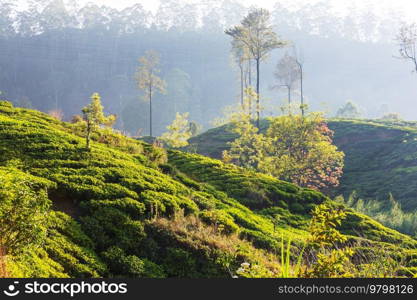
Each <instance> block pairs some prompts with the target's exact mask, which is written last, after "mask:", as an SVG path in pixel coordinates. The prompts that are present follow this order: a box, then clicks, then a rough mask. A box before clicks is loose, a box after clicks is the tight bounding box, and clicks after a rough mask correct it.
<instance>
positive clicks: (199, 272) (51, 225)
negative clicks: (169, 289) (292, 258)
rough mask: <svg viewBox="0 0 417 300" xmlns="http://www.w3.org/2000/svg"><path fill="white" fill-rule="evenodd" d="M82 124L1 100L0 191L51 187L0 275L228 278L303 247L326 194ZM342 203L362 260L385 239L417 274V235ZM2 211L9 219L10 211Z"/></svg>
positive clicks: (269, 266)
mask: <svg viewBox="0 0 417 300" xmlns="http://www.w3.org/2000/svg"><path fill="white" fill-rule="evenodd" d="M82 134H83V133H82V132H80V129H79V128H78V127H77V125H74V124H69V123H65V122H61V121H58V120H56V119H53V118H52V117H49V116H48V115H46V114H43V113H40V112H37V111H33V110H28V109H21V108H14V107H13V106H12V105H11V104H10V103H9V102H5V101H3V102H0V181H1V186H0V188H1V189H2V192H1V193H0V196H1V197H2V198H1V199H9V198H13V197H14V196H15V195H20V196H21V194H19V193H21V191H22V188H23V187H25V188H26V189H30V190H31V192H30V193H33V195H35V194H40V195H42V193H45V192H46V193H45V194H44V195H45V197H46V196H47V198H48V199H46V200H47V204H48V206H49V209H48V210H47V212H46V213H44V214H41V219H39V220H37V222H38V225H39V224H41V225H39V226H38V227H37V228H38V229H39V232H40V233H41V232H44V233H45V234H46V236H45V238H44V239H43V240H40V241H39V242H38V243H37V244H35V245H33V246H31V245H27V246H25V247H24V248H22V249H7V248H6V249H3V251H5V252H6V253H7V255H6V256H5V257H1V258H2V261H3V263H4V264H5V265H6V268H5V270H2V268H0V270H2V272H3V274H2V275H7V276H11V277H192V278H196V277H231V276H232V275H234V274H236V270H237V269H238V268H239V267H240V266H241V264H242V263H244V262H247V263H249V264H251V265H256V266H257V267H258V271H259V270H261V271H262V272H259V273H262V274H263V276H277V274H279V272H280V268H281V266H280V263H279V261H280V260H279V257H280V243H281V240H282V238H284V239H285V240H288V239H291V240H292V241H293V248H291V249H292V250H291V251H292V252H294V253H295V254H297V253H300V251H299V249H300V247H301V246H302V245H303V243H304V241H305V240H306V239H307V238H308V226H309V219H310V216H309V212H310V210H311V208H313V207H314V205H316V204H320V203H323V202H329V199H328V198H326V197H325V196H324V195H322V194H321V193H318V192H315V191H312V190H308V189H302V188H299V187H297V186H295V185H293V184H290V183H286V182H282V181H279V180H277V179H274V178H272V177H269V176H265V175H261V174H257V173H254V172H250V171H247V170H244V169H241V168H238V167H235V166H232V165H225V164H223V163H222V162H220V161H218V160H215V159H211V158H207V157H204V156H200V155H197V154H189V153H185V152H179V151H166V150H164V149H161V148H157V147H154V146H151V145H148V144H146V143H143V142H140V141H136V140H133V139H129V138H126V137H124V136H122V135H120V134H117V133H114V132H111V131H109V130H100V131H99V132H98V133H95V134H94V136H93V141H94V142H93V143H92V149H91V151H86V150H85V140H84V138H83V137H82ZM17 198H18V197H16V199H17ZM39 199H41V198H39ZM329 203H330V202H329ZM0 204H3V203H0ZM32 205H34V207H35V206H36V203H32ZM329 205H334V206H336V205H337V204H335V203H330V204H329ZM346 211H347V214H348V216H347V218H346V219H345V220H344V222H343V223H342V224H341V226H340V230H341V231H342V232H343V233H345V234H347V235H348V237H349V240H348V243H349V245H351V246H352V247H353V249H354V250H355V254H354V259H353V260H354V262H355V264H357V265H363V266H364V268H365V266H367V265H369V264H370V262H371V261H373V260H374V259H373V256H372V255H374V254H375V253H377V252H378V251H381V249H384V251H386V255H387V256H389V257H392V258H400V259H399V260H400V264H399V266H398V269H395V270H392V271H395V272H397V271H398V272H397V273H396V274H397V275H401V274H405V275H408V276H410V275H412V273H410V272H408V273H407V272H405V271H404V270H405V269H404V268H408V270H410V271H411V272H414V269H413V267H414V265H415V264H416V259H417V250H415V249H416V248H417V241H416V240H414V239H412V238H411V237H409V236H406V235H403V234H400V233H398V232H396V231H394V230H391V229H388V228H386V227H384V226H382V225H381V224H379V223H377V222H375V221H373V220H372V219H370V218H369V217H366V216H364V215H361V214H357V213H355V212H353V211H352V210H346ZM0 213H3V211H2V210H0ZM0 221H2V222H4V224H7V222H8V219H7V216H5V215H3V214H1V215H0ZM16 221H19V218H17V219H16ZM20 221H22V220H20ZM26 234H31V232H26ZM39 236H41V235H39ZM0 241H4V239H0ZM2 247H3V248H5V245H4V244H3V245H2ZM4 273H5V274H4ZM378 274H380V273H378ZM368 275H369V274H368Z"/></svg>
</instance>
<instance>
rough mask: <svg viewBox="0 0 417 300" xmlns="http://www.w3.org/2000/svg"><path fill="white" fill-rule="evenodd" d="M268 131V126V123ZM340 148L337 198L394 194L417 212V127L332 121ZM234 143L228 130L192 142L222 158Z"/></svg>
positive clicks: (214, 131)
mask: <svg viewBox="0 0 417 300" xmlns="http://www.w3.org/2000/svg"><path fill="white" fill-rule="evenodd" d="M263 125H264V126H263V127H264V128H265V127H266V126H267V123H266V121H264V123H263ZM328 125H329V128H330V129H332V130H333V131H334V134H335V135H334V143H335V144H336V145H337V146H338V147H339V149H341V150H342V151H343V152H344V153H345V155H346V156H345V167H344V174H343V176H342V178H341V182H340V186H339V187H338V188H337V189H336V190H335V191H333V195H337V194H343V195H344V196H345V197H347V196H349V195H350V194H351V193H352V192H353V191H356V192H357V193H358V195H359V196H360V197H362V198H365V199H376V200H381V201H386V200H387V199H388V198H389V193H392V195H393V196H394V198H395V199H396V200H397V201H399V202H400V203H401V205H402V207H403V208H404V209H405V210H414V209H416V208H417V200H416V199H417V127H416V124H415V123H413V122H401V121H399V122H383V121H374V120H363V121H359V120H330V121H329V122H328ZM233 139H234V135H233V134H232V133H230V132H229V131H228V130H227V129H226V126H222V127H218V128H214V129H210V130H208V131H207V132H205V133H203V134H201V135H199V136H197V137H195V138H193V139H192V140H191V144H192V146H191V147H192V148H193V149H196V151H197V152H198V153H200V154H203V155H208V156H210V157H214V158H220V157H221V153H222V151H223V150H225V149H227V143H228V142H230V141H231V140H233Z"/></svg>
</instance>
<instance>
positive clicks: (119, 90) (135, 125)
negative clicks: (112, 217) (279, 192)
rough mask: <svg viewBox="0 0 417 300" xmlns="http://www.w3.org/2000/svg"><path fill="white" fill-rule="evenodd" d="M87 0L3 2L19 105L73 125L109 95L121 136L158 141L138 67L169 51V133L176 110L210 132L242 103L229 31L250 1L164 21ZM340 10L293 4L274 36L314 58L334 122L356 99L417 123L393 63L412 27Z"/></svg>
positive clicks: (282, 12) (318, 86) (160, 108)
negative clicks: (22, 5) (149, 53)
mask: <svg viewBox="0 0 417 300" xmlns="http://www.w3.org/2000/svg"><path fill="white" fill-rule="evenodd" d="M76 3H77V2H76V1H62V0H36V1H31V5H29V7H28V8H27V9H26V10H18V8H17V7H16V5H15V3H14V1H1V2H0V11H1V14H0V22H1V24H2V26H1V28H0V45H1V49H2V50H1V53H0V70H1V72H0V91H1V92H2V94H3V96H4V97H5V98H7V99H10V100H12V101H13V102H14V103H15V104H16V105H17V106H20V107H29V108H35V109H38V110H41V111H44V112H48V111H50V110H62V112H63V114H64V116H65V118H66V120H70V118H71V116H72V115H73V114H75V113H77V112H78V111H79V110H80V109H81V108H82V107H84V106H85V105H86V104H87V102H88V101H89V100H88V98H89V96H90V95H91V94H92V93H93V92H99V93H100V94H101V95H102V98H103V103H104V104H105V107H106V108H107V109H108V110H109V112H112V113H116V114H117V115H118V116H119V122H118V124H117V127H118V128H119V129H121V130H123V131H125V132H129V133H130V134H131V135H134V136H136V135H140V134H143V135H147V134H148V131H147V130H148V127H147V124H148V114H146V113H144V112H146V111H147V103H146V102H145V101H144V100H143V99H142V97H141V96H142V95H141V93H140V92H139V91H138V89H137V87H136V82H135V80H134V75H135V71H136V68H137V66H138V61H137V60H138V58H139V57H140V56H142V55H143V54H144V52H145V51H146V50H149V49H154V50H156V51H158V52H159V53H161V76H162V77H163V78H164V79H165V80H166V82H167V86H168V92H167V95H162V96H159V95H158V97H156V98H155V103H154V110H155V118H154V119H155V133H156V134H157V135H159V134H161V133H162V132H163V131H165V127H166V126H167V125H168V124H169V123H170V122H171V121H172V120H173V119H174V117H175V113H176V112H186V111H188V112H190V119H191V120H193V121H197V122H198V123H200V124H202V125H203V126H204V127H205V128H208V127H209V126H211V121H212V120H213V119H214V118H215V117H217V116H218V115H219V113H220V112H221V110H222V108H223V107H225V106H226V105H230V104H232V103H235V102H237V100H238V95H239V82H238V75H239V74H238V70H237V67H236V66H235V65H234V64H233V59H232V58H231V55H230V48H231V46H230V38H229V37H227V36H226V35H225V34H224V29H225V28H227V27H229V26H233V25H236V24H238V23H239V21H240V20H241V19H242V17H243V16H244V15H245V14H246V13H247V11H248V7H245V6H244V5H242V4H241V3H240V2H238V1H230V0H227V1H222V0H219V1H214V0H213V1H210V4H207V3H208V2H206V1H194V2H193V3H185V2H184V1H177V0H169V1H168V0H165V1H161V5H160V7H159V9H158V10H157V12H155V13H151V12H149V11H147V10H146V9H144V8H143V7H142V6H141V5H140V4H138V5H135V6H133V7H130V8H126V9H124V10H122V11H118V10H115V9H112V8H110V7H106V6H97V5H94V4H89V5H87V6H84V7H82V6H78V7H77V6H76V5H75V4H76ZM331 11H332V7H331V5H330V4H329V3H326V2H318V3H315V4H310V5H306V6H304V7H298V9H296V10H294V9H293V6H292V5H290V2H289V1H287V2H286V3H281V2H279V3H277V4H276V5H275V7H274V9H273V10H272V11H271V15H272V24H273V27H274V30H275V31H276V32H277V33H278V34H279V35H280V36H281V37H282V39H284V40H290V41H292V42H293V44H294V45H296V46H297V49H298V50H299V51H300V52H301V53H302V55H301V56H302V58H303V61H304V71H305V82H304V85H305V88H304V92H305V98H306V100H307V101H308V103H309V104H310V107H311V108H312V109H313V110H317V109H320V110H323V109H326V110H329V111H330V112H332V113H333V112H335V111H336V110H337V108H338V107H340V106H341V105H342V104H343V103H344V102H345V101H346V100H348V99H352V100H353V101H354V102H356V103H357V104H358V105H360V106H361V109H362V112H363V115H364V116H369V117H375V116H381V115H383V114H384V113H387V112H399V113H400V114H402V115H403V117H405V118H409V119H411V118H413V116H414V102H415V101H414V99H415V98H416V97H417V91H416V89H415V88H414V86H415V80H417V79H416V78H415V74H411V72H410V71H411V69H410V67H409V66H408V65H407V64H406V63H403V62H401V61H399V60H396V59H394V58H393V55H395V54H397V53H398V49H397V45H396V43H395V42H394V41H393V39H394V37H395V34H396V33H397V31H398V24H399V23H401V21H402V20H406V19H405V18H404V17H403V16H402V15H401V14H400V13H399V12H397V11H390V12H389V13H387V14H386V15H384V16H380V15H377V14H375V13H374V12H373V11H377V9H372V7H371V8H370V9H369V11H362V10H360V9H357V8H355V6H354V5H352V7H351V9H350V12H349V14H348V15H346V16H344V17H341V16H338V15H335V14H332V13H331ZM286 51H288V52H290V53H291V52H292V49H291V48H285V49H282V50H277V51H274V52H273V53H272V55H271V57H270V58H269V59H268V60H267V61H265V62H264V63H262V66H261V72H262V74H261V77H262V79H263V80H262V82H261V90H262V96H263V98H264V103H263V104H264V105H265V111H264V116H268V115H270V114H276V113H277V111H279V109H278V108H277V107H278V106H280V105H281V104H282V101H283V99H284V98H285V91H272V90H270V87H271V86H272V85H273V83H274V79H273V71H274V68H275V66H276V64H277V61H278V59H279V58H280V57H281V56H282V55H283V54H284V53H285V52H286ZM342 52H343V55H340V53H342ZM364 78H366V80H364ZM398 78H401V80H398ZM398 91H401V92H400V93H399V92H398ZM295 98H298V95H295ZM138 131H139V133H140V134H138Z"/></svg>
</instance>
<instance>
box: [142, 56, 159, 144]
mask: <svg viewBox="0 0 417 300" xmlns="http://www.w3.org/2000/svg"><path fill="white" fill-rule="evenodd" d="M139 63H140V66H139V67H138V70H137V72H136V80H137V83H138V87H139V89H141V90H143V91H144V99H145V100H147V101H149V135H150V136H151V137H152V136H153V135H152V98H153V96H154V95H155V94H156V93H160V94H165V90H166V83H165V81H164V80H163V79H161V78H160V77H158V75H157V74H159V72H160V70H159V69H158V66H159V54H158V52H156V51H154V50H148V51H146V52H145V55H144V56H142V57H141V58H139Z"/></svg>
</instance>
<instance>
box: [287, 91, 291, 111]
mask: <svg viewBox="0 0 417 300" xmlns="http://www.w3.org/2000/svg"><path fill="white" fill-rule="evenodd" d="M287 90H288V114H289V115H291V88H290V87H289V86H287Z"/></svg>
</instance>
